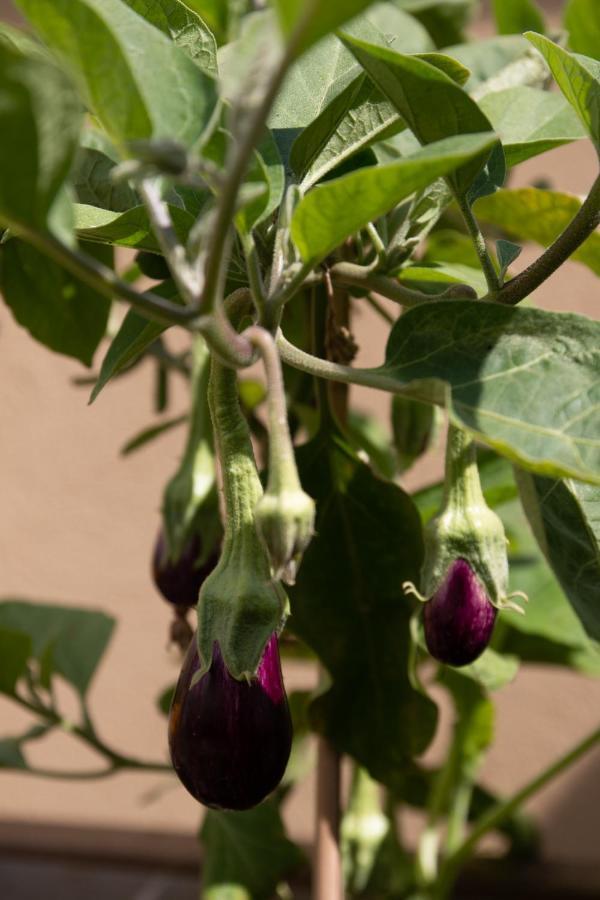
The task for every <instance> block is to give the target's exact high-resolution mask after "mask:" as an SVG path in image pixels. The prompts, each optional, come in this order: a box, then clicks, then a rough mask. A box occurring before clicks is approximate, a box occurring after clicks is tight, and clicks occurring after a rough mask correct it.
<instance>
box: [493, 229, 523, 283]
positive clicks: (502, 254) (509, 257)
mask: <svg viewBox="0 0 600 900" xmlns="http://www.w3.org/2000/svg"><path fill="white" fill-rule="evenodd" d="M522 251H523V248H522V247H521V246H520V245H519V244H513V242H512V241H505V240H503V239H502V238H501V239H500V240H498V241H496V255H497V256H498V263H499V265H500V271H499V273H498V277H499V278H500V281H501V282H503V281H504V278H505V276H506V273H507V272H508V269H509V267H510V266H511V265H512V263H514V261H515V260H516V259H518V258H519V256H520V255H521V253H522Z"/></svg>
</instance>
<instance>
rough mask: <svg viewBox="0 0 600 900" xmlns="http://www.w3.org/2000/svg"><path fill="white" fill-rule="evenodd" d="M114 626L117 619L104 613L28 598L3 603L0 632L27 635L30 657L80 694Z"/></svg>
mask: <svg viewBox="0 0 600 900" xmlns="http://www.w3.org/2000/svg"><path fill="white" fill-rule="evenodd" d="M113 628H114V619H112V618H111V617H110V616H107V615H106V614H105V613H103V612H95V611H92V610H87V609H76V608H70V607H66V606H53V605H51V604H46V603H30V602H28V601H25V600H4V601H3V602H1V603H0V634H1V633H3V632H4V631H5V630H9V631H13V632H18V633H19V634H20V635H21V636H22V638H23V639H25V638H26V639H27V640H28V641H29V643H30V648H31V649H30V653H31V656H32V657H33V658H35V659H37V660H38V661H39V662H40V664H43V667H45V668H46V669H50V670H52V671H54V672H56V673H58V674H59V675H62V677H63V678H65V679H66V680H67V681H68V682H70V684H72V685H73V687H74V688H76V690H77V691H78V692H79V693H80V694H81V696H84V695H85V693H86V692H87V690H88V688H89V686H90V682H91V680H92V676H93V674H94V672H95V671H96V668H97V666H98V663H99V662H100V660H101V658H102V655H103V653H104V651H105V650H106V647H107V646H108V642H109V640H110V637H111V634H112V630H113ZM23 646H24V645H23Z"/></svg>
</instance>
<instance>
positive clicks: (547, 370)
mask: <svg viewBox="0 0 600 900" xmlns="http://www.w3.org/2000/svg"><path fill="white" fill-rule="evenodd" d="M599 354H600V323H598V322H592V321H590V320H589V319H586V318H584V317H582V316H576V315H572V314H568V313H550V312H545V311H542V310H538V309H526V308H521V309H508V308H506V307H504V306H500V305H499V304H495V303H481V302H480V301H470V300H454V301H452V302H444V301H439V302H431V303H427V304H424V305H423V306H419V307H416V308H414V309H410V310H408V311H407V312H406V313H405V314H404V315H403V316H401V317H400V319H399V320H398V321H397V322H396V324H395V325H394V327H393V329H392V332H391V334H390V338H389V341H388V346H387V352H386V363H385V365H383V366H382V367H380V368H379V369H375V370H368V371H374V372H377V373H379V375H381V376H385V378H386V379H390V381H389V388H388V389H389V390H393V389H394V387H396V389H397V390H399V391H400V390H402V389H403V388H406V387H407V386H409V385H410V393H411V395H412V396H414V397H415V398H416V399H423V400H426V401H427V400H428V401H429V402H431V401H432V400H435V399H436V398H437V400H438V402H443V401H444V400H445V401H446V402H447V404H448V408H449V412H450V417H451V419H452V420H453V421H455V422H456V423H457V424H459V425H462V426H464V427H466V428H468V429H470V430H471V431H472V432H473V433H474V434H475V435H476V437H477V438H478V439H479V440H481V441H482V442H483V443H485V444H487V445H488V446H491V447H493V448H494V449H495V450H497V451H498V452H499V453H502V454H504V455H505V456H508V457H509V458H510V459H513V460H514V461H516V462H519V463H520V464H521V465H523V466H524V467H525V468H528V469H532V470H535V471H537V472H539V473H542V474H547V475H557V476H559V477H562V476H564V475H567V476H570V477H575V478H581V479H582V480H586V481H589V482H592V483H600V474H599V473H600V417H599V410H600V405H599V403H598V399H599V392H600V381H599V380H598V357H599ZM567 401H568V402H567ZM578 404H579V407H578ZM577 408H578V409H579V410H580V413H581V414H580V415H578V416H577V417H576V418H575V417H574V413H573V411H574V410H575V409H577Z"/></svg>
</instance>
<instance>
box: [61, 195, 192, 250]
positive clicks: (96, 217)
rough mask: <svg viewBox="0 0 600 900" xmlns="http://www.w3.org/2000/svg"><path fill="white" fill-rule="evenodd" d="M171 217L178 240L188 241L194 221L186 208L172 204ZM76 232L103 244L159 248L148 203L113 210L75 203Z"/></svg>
mask: <svg viewBox="0 0 600 900" xmlns="http://www.w3.org/2000/svg"><path fill="white" fill-rule="evenodd" d="M169 211H170V213H171V219H172V221H173V225H174V227H175V231H176V233H177V235H178V236H179V239H180V240H181V241H182V242H183V243H185V241H186V240H187V236H188V234H189V232H190V229H191V228H192V226H193V224H194V217H193V216H192V215H191V213H189V212H187V210H185V209H182V208H181V207H179V206H173V205H172V204H169ZM75 231H76V233H77V235H78V236H79V237H80V238H83V239H85V240H86V241H94V242H96V243H100V244H116V245H118V246H120V247H135V248H136V249H138V250H150V251H154V252H155V253H158V252H159V251H160V247H159V245H158V242H157V240H156V237H155V236H154V232H153V231H152V226H151V225H150V219H149V218H148V213H147V211H146V207H145V206H134V207H133V208H132V209H128V210H126V211H125V212H113V211H112V210H108V209H100V208H99V207H98V206H88V205H87V204H83V203H76V204H75Z"/></svg>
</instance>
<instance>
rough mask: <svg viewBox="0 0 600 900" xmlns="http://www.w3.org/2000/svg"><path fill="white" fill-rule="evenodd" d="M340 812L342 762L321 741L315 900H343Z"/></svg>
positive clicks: (320, 739)
mask: <svg viewBox="0 0 600 900" xmlns="http://www.w3.org/2000/svg"><path fill="white" fill-rule="evenodd" d="M339 810H340V758H339V756H338V754H337V753H336V751H335V750H334V749H333V747H332V746H331V744H330V743H329V742H328V741H327V740H326V739H325V738H324V737H319V738H318V744H317V808H316V852H315V865H314V884H313V892H312V893H313V900H342V898H343V879H342V862H341V857H340V848H339Z"/></svg>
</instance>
